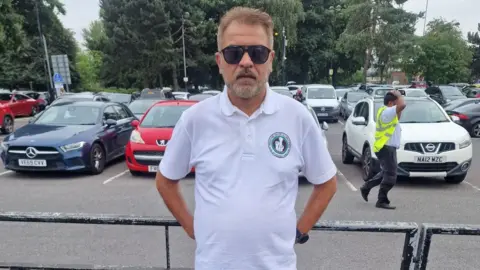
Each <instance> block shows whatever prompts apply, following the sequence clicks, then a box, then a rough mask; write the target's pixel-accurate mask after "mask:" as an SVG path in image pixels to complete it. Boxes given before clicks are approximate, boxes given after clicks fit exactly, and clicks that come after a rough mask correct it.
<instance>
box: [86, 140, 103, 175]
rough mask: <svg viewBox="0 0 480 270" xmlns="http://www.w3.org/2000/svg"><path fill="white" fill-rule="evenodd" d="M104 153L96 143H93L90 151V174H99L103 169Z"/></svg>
mask: <svg viewBox="0 0 480 270" xmlns="http://www.w3.org/2000/svg"><path fill="white" fill-rule="evenodd" d="M105 163H106V158H105V151H103V148H102V146H100V144H98V143H94V144H93V145H92V148H91V149H90V173H91V174H101V173H102V172H103V169H104V168H105Z"/></svg>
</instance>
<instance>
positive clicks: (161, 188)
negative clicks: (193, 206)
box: [155, 172, 195, 239]
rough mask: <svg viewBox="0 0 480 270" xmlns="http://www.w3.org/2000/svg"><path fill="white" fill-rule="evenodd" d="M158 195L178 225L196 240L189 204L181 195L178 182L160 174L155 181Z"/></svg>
mask: <svg viewBox="0 0 480 270" xmlns="http://www.w3.org/2000/svg"><path fill="white" fill-rule="evenodd" d="M155 182H156V185H157V190H158V193H160V196H161V197H162V198H163V202H164V203H165V205H166V206H167V208H168V210H170V212H171V213H172V215H173V216H174V217H175V219H176V220H178V223H180V225H182V227H183V229H184V230H185V232H186V233H187V234H188V236H189V237H190V238H192V239H195V233H194V231H193V216H192V215H191V214H190V213H189V212H188V208H187V204H186V203H185V200H184V199H183V196H182V194H181V193H180V188H179V186H178V181H176V180H170V179H167V178H166V177H165V176H163V175H162V174H161V173H160V172H158V173H157V177H156V179H155Z"/></svg>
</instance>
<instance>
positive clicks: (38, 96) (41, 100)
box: [17, 91, 50, 112]
mask: <svg viewBox="0 0 480 270" xmlns="http://www.w3.org/2000/svg"><path fill="white" fill-rule="evenodd" d="M17 93H19V94H22V95H26V96H28V97H30V98H33V99H35V100H37V101H38V110H39V111H40V112H41V111H43V110H45V108H46V107H47V106H48V101H49V100H50V94H48V92H35V91H17Z"/></svg>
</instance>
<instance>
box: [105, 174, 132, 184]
mask: <svg viewBox="0 0 480 270" xmlns="http://www.w3.org/2000/svg"><path fill="white" fill-rule="evenodd" d="M127 172H128V170H126V171H124V172H121V173H119V174H117V175H115V176H112V177H110V178H108V179H107V180H105V181H103V184H104V185H106V184H108V183H110V182H112V181H113V180H115V179H117V178H119V177H120V176H122V175H124V174H126V173H127Z"/></svg>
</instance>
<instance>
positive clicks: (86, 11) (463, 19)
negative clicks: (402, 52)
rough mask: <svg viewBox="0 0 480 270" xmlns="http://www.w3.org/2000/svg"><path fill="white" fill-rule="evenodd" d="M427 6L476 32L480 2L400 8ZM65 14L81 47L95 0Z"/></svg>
mask: <svg viewBox="0 0 480 270" xmlns="http://www.w3.org/2000/svg"><path fill="white" fill-rule="evenodd" d="M427 1H429V3H428V12H427V22H428V21H430V20H432V19H433V18H440V17H441V18H444V19H446V20H448V21H453V20H455V21H457V22H459V23H460V27H461V29H462V32H463V35H464V36H465V38H466V36H467V33H468V32H469V31H470V32H475V31H477V25H478V23H480V0H409V1H408V2H407V3H405V4H404V6H403V8H404V9H405V10H408V11H411V12H421V11H425V8H426V2H427ZM63 2H64V3H65V8H66V10H67V14H66V15H65V16H61V17H60V19H61V20H62V22H63V24H64V26H65V27H66V28H70V29H71V30H73V31H74V32H75V38H76V39H77V41H78V42H79V43H80V44H82V43H83V37H82V29H84V28H87V27H88V25H89V24H90V22H92V21H94V20H96V19H98V17H99V11H100V8H99V0H63ZM423 25H424V20H423V19H420V20H419V21H418V23H417V32H416V34H417V35H422V34H423Z"/></svg>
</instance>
